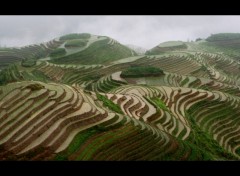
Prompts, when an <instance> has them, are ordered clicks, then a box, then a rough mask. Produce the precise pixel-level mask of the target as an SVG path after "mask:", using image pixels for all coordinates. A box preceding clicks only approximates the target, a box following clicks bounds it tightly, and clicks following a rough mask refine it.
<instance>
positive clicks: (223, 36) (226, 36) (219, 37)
mask: <svg viewBox="0 0 240 176" xmlns="http://www.w3.org/2000/svg"><path fill="white" fill-rule="evenodd" d="M237 39H240V33H219V34H212V35H211V36H210V37H208V38H207V39H206V41H208V42H216V41H224V40H237Z"/></svg>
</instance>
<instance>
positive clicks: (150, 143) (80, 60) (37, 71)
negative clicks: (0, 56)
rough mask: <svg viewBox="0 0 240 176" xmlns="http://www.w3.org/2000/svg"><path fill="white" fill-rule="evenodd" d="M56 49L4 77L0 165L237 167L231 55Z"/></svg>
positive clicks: (193, 50) (62, 43)
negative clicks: (219, 163) (230, 163)
mask: <svg viewBox="0 0 240 176" xmlns="http://www.w3.org/2000/svg"><path fill="white" fill-rule="evenodd" d="M224 35H226V34H224ZM231 36H232V35H231ZM222 40H223V39H222ZM224 40H225V38H224ZM56 41H57V43H58V45H56V46H55V48H54V47H53V48H54V49H53V50H51V52H48V54H46V53H45V55H42V56H40V55H36V52H35V53H32V55H31V57H30V56H29V57H28V56H27V55H24V53H25V52H24V51H22V50H18V52H19V53H21V52H22V55H21V54H19V55H18V54H16V56H19V57H20V55H21V59H24V58H28V60H24V61H23V60H18V59H17V60H15V61H14V62H12V61H11V60H10V61H9V63H13V64H12V65H9V66H8V67H6V66H5V68H4V69H3V70H2V71H1V72H0V85H1V86H0V160H178V161H181V160H239V159H240V74H239V73H240V65H239V57H238V55H237V52H238V51H237V50H236V49H234V51H235V53H233V54H229V53H230V51H231V50H230V49H229V48H228V47H223V46H221V47H220V46H219V45H217V44H214V43H210V42H212V41H207V40H202V41H197V42H177V43H176V42H175V43H174V46H175V47H174V49H173V50H172V49H170V50H168V49H167V50H164V52H162V51H161V52H159V53H158V52H156V53H155V52H148V53H146V55H144V54H142V55H138V56H137V55H136V53H134V52H133V51H132V50H130V49H127V50H125V49H124V48H125V46H123V45H121V44H119V43H118V42H116V41H115V40H113V39H111V38H109V37H101V36H100V37H99V36H94V35H91V34H87V33H84V34H69V35H65V36H62V37H60V38H59V39H58V40H56ZM101 42H103V43H102V44H101V45H102V46H101V47H100V46H99V47H95V46H98V44H99V43H101ZM106 42H107V44H106ZM170 43H171V44H173V43H172V42H170ZM170 43H169V42H167V43H165V44H164V47H169V44H170ZM180 45H181V46H184V48H181V47H180V48H178V47H176V46H180ZM210 45H211V46H212V47H208V46H210ZM232 45H234V43H233V44H232ZM161 46H163V45H161ZM92 47H94V48H95V49H94V50H92V49H91V48H92ZM115 47H116V48H118V49H119V47H120V48H121V47H122V49H119V50H118V51H121V52H122V54H123V55H121V57H120V54H118V52H116V50H115V49H116V48H115ZM103 48H104V49H103ZM114 48H115V49H114ZM158 48H159V47H158ZM221 48H224V49H221ZM232 48H234V47H232ZM102 49H103V50H102ZM5 50H9V51H10V50H12V49H5ZM154 50H155V49H154ZM129 51H130V54H129V53H128V52H129ZM150 51H153V50H150ZM114 52H115V55H117V56H116V57H115V56H114V57H115V58H114V57H112V56H113V55H114V54H113V53H114ZM121 52H120V53H121ZM29 53H31V52H29ZM86 53H88V54H86ZM85 54H86V55H85ZM107 54H109V57H105V56H107ZM111 55H112V56H111ZM110 56H111V57H110ZM118 56H119V57H118ZM30 59H31V60H33V61H35V62H34V64H31V60H30ZM98 59H99V60H98ZM6 60H7V58H6ZM23 62H26V63H27V66H26V63H25V64H23ZM0 63H1V60H0ZM4 64H6V65H7V62H4Z"/></svg>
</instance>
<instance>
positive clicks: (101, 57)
mask: <svg viewBox="0 0 240 176" xmlns="http://www.w3.org/2000/svg"><path fill="white" fill-rule="evenodd" d="M108 41H109V39H105V40H99V41H96V42H94V43H93V44H91V45H90V46H89V47H88V48H86V49H85V50H83V51H80V52H77V53H74V54H71V55H68V56H62V57H58V58H54V59H53V60H51V62H53V63H58V64H102V63H109V62H112V61H115V60H119V59H122V58H126V57H130V56H132V52H131V50H130V49H129V48H127V47H125V46H123V45H121V44H115V45H112V46H110V45H108Z"/></svg>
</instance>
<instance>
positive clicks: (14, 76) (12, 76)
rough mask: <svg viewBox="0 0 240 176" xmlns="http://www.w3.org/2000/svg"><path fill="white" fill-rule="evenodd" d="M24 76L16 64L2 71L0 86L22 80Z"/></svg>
mask: <svg viewBox="0 0 240 176" xmlns="http://www.w3.org/2000/svg"><path fill="white" fill-rule="evenodd" d="M22 79H23V76H22V74H21V73H20V72H19V70H18V68H17V66H16V65H15V64H11V65H9V66H8V67H7V68H5V69H3V70H2V71H0V85H5V84H7V83H10V82H15V81H18V80H22Z"/></svg>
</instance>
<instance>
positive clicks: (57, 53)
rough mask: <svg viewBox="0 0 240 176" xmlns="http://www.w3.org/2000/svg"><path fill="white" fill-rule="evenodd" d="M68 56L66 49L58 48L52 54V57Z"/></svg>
mask: <svg viewBox="0 0 240 176" xmlns="http://www.w3.org/2000/svg"><path fill="white" fill-rule="evenodd" d="M65 54H66V50H65V49H64V48H57V49H55V50H54V51H52V52H51V53H50V57H57V56H62V55H65Z"/></svg>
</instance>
